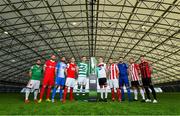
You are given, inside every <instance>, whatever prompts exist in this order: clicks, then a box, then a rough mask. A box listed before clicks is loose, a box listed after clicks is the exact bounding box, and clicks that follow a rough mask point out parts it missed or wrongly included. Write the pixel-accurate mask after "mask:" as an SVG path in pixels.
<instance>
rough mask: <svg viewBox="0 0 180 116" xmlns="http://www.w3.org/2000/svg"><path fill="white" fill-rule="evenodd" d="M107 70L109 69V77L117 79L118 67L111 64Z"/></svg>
mask: <svg viewBox="0 0 180 116" xmlns="http://www.w3.org/2000/svg"><path fill="white" fill-rule="evenodd" d="M108 69H109V71H110V79H111V80H112V79H117V78H118V67H117V65H116V64H111V65H110V66H109V67H108Z"/></svg>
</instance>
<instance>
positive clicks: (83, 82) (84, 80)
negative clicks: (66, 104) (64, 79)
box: [78, 77, 87, 85]
mask: <svg viewBox="0 0 180 116" xmlns="http://www.w3.org/2000/svg"><path fill="white" fill-rule="evenodd" d="M86 83H87V77H78V84H80V85H86Z"/></svg>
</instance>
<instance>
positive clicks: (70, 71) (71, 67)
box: [67, 63, 76, 78]
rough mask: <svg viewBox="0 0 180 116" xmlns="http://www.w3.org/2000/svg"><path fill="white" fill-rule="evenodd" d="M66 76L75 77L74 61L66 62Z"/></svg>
mask: <svg viewBox="0 0 180 116" xmlns="http://www.w3.org/2000/svg"><path fill="white" fill-rule="evenodd" d="M67 77H68V78H75V77H76V64H75V63H69V64H67Z"/></svg>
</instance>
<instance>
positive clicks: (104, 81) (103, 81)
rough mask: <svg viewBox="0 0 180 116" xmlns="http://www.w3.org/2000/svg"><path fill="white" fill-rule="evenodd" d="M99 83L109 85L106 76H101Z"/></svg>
mask: <svg viewBox="0 0 180 116" xmlns="http://www.w3.org/2000/svg"><path fill="white" fill-rule="evenodd" d="M98 81H99V85H107V79H106V78H99V80H98Z"/></svg>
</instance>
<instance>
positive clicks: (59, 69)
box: [25, 55, 157, 103]
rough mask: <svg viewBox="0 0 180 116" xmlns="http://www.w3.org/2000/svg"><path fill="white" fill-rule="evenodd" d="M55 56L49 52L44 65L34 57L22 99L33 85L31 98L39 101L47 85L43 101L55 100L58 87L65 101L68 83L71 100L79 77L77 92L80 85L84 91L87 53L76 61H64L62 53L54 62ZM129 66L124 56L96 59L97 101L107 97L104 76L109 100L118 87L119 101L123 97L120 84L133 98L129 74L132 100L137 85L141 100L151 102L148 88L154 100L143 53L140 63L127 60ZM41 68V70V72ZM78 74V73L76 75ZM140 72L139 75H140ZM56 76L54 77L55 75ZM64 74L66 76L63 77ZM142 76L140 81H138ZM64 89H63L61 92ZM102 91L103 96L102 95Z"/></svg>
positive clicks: (135, 98)
mask: <svg viewBox="0 0 180 116" xmlns="http://www.w3.org/2000/svg"><path fill="white" fill-rule="evenodd" d="M55 60H56V56H55V55H52V56H51V59H50V60H47V61H46V62H45V65H44V67H43V68H42V67H41V60H37V62H36V65H34V66H32V67H31V70H30V72H29V75H30V77H31V79H30V81H29V83H28V84H27V89H26V94H25V103H29V100H28V96H29V94H30V91H31V90H32V89H34V101H35V102H39V103H41V102H42V98H43V94H44V91H45V89H47V92H46V93H47V95H46V101H52V102H54V97H55V94H56V89H57V88H58V87H60V92H59V94H60V100H61V101H62V102H63V103H64V102H65V101H66V95H67V90H68V87H70V101H72V100H73V99H74V98H73V88H74V86H75V79H76V77H78V92H77V95H78V94H79V92H80V88H81V87H82V92H83V93H84V92H85V86H86V84H87V77H88V64H86V57H84V56H83V57H82V59H81V60H82V61H81V62H80V63H78V65H76V64H75V59H74V58H71V59H70V62H69V63H68V64H67V65H66V63H65V57H62V58H61V60H60V61H59V62H57V63H56V61H55ZM129 62H130V65H129V67H128V66H127V64H125V63H124V62H123V59H122V58H120V60H119V63H118V64H116V63H114V62H113V59H110V60H109V64H108V65H107V66H106V64H105V63H104V62H103V58H102V57H100V58H99V63H98V65H97V67H96V70H97V76H98V82H99V86H100V93H101V98H100V101H105V102H106V101H107V95H108V92H107V77H108V79H109V85H110V88H111V93H112V101H114V100H115V93H114V89H116V91H117V98H118V101H123V100H125V97H124V89H123V85H125V86H126V89H127V92H128V99H129V101H132V99H131V94H130V85H129V79H128V75H129V77H130V80H131V85H132V87H133V91H134V100H135V101H137V100H138V97H137V96H138V89H139V90H140V93H141V95H142V101H146V102H151V99H150V93H149V89H148V88H150V89H151V90H152V94H153V97H154V100H153V103H157V99H156V93H155V91H154V88H153V85H152V82H151V69H152V68H151V67H150V65H149V63H148V62H147V61H145V59H144V56H141V63H140V64H139V65H138V64H135V63H134V59H133V58H131V59H130V60H129ZM42 72H43V73H42ZM76 74H77V76H76ZM140 75H141V77H142V79H141V78H140ZM42 76H43V77H44V78H43V82H42V87H41V90H40V99H39V101H37V95H38V91H39V86H40V80H41V78H42ZM55 77H56V78H55ZM65 77H66V78H65ZM141 80H142V83H141ZM54 81H55V84H54ZM53 86H54V88H53V92H52V98H51V100H50V93H51V88H52V87H53ZM143 86H144V88H145V91H146V94H147V99H146V100H145V96H144V89H143ZM63 90H64V92H63ZM103 93H105V97H104V95H103Z"/></svg>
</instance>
